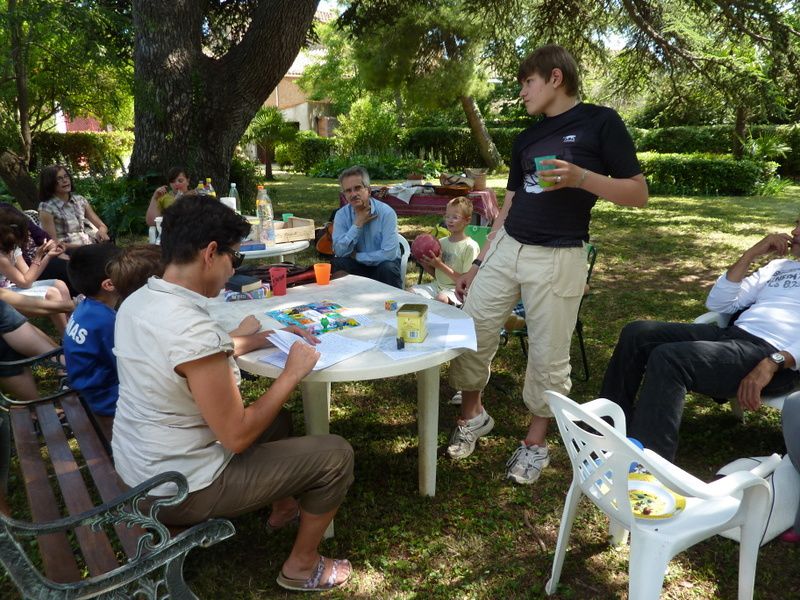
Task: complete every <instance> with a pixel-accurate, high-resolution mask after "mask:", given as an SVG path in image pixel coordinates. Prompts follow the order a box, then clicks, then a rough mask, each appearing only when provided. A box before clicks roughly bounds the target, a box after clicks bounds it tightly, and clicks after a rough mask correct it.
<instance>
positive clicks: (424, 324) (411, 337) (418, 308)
mask: <svg viewBox="0 0 800 600" xmlns="http://www.w3.org/2000/svg"><path fill="white" fill-rule="evenodd" d="M427 336H428V305H427V304H403V305H402V306H401V307H400V308H398V309H397V337H400V338H403V341H404V342H406V343H412V344H416V343H419V342H422V341H425V338H426V337H427Z"/></svg>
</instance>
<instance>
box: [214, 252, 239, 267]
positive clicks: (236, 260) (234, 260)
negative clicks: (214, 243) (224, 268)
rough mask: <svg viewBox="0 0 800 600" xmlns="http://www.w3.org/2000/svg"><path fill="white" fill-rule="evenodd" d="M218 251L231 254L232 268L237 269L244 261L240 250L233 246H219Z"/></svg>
mask: <svg viewBox="0 0 800 600" xmlns="http://www.w3.org/2000/svg"><path fill="white" fill-rule="evenodd" d="M219 251H220V252H224V253H225V254H230V256H231V265H233V268H234V269H238V268H239V267H241V266H242V263H243V262H244V254H242V253H241V252H237V251H236V250H234V249H233V248H220V250H219Z"/></svg>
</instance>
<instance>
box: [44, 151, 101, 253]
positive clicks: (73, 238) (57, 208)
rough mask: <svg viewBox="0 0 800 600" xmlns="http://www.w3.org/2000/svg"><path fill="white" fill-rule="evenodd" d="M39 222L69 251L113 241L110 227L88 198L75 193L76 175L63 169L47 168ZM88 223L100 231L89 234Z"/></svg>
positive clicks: (56, 167)
mask: <svg viewBox="0 0 800 600" xmlns="http://www.w3.org/2000/svg"><path fill="white" fill-rule="evenodd" d="M39 220H40V221H41V225H42V228H43V229H44V230H45V231H46V232H47V233H48V235H49V236H50V237H51V238H53V239H54V240H57V241H58V242H59V243H61V244H63V245H64V246H65V248H67V249H69V248H75V247H77V246H85V245H86V244H93V243H95V242H107V241H109V237H108V227H106V224H105V223H103V220H102V219H101V218H100V217H99V216H97V213H96V212H95V211H94V209H93V208H92V205H91V204H89V201H88V200H87V199H86V198H84V197H83V196H81V195H79V194H75V193H73V189H72V175H70V172H69V171H68V170H67V168H66V167H64V166H62V165H52V166H49V167H45V168H44V169H42V172H41V174H40V175H39ZM85 220H88V221H89V222H90V223H91V224H92V225H94V226H95V227H96V228H97V231H89V230H87V228H86V223H85Z"/></svg>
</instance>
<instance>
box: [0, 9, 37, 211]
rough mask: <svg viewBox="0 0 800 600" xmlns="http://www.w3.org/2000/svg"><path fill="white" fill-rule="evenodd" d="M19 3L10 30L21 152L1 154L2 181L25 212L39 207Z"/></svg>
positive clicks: (13, 14)
mask: <svg viewBox="0 0 800 600" xmlns="http://www.w3.org/2000/svg"><path fill="white" fill-rule="evenodd" d="M18 12H19V11H18V7H17V2H16V0H9V2H8V15H9V22H10V23H9V25H10V27H9V30H10V34H11V66H12V68H13V72H14V87H15V89H16V92H17V93H16V97H15V103H16V106H15V108H16V113H17V114H16V115H15V117H16V120H17V122H18V124H19V131H18V133H19V148H21V150H22V153H21V154H16V153H15V152H13V151H12V150H10V149H6V150H3V151H2V153H0V179H2V180H3V183H5V185H6V187H7V188H8V191H9V192H11V194H12V195H13V196H14V199H15V200H16V201H17V202H19V205H20V206H21V207H22V208H23V210H25V209H34V208H36V207H37V206H38V205H39V197H38V192H37V189H36V183H35V182H34V181H33V179H32V178H31V176H30V173H28V163H29V162H30V158H31V146H32V141H31V140H32V135H31V124H30V98H29V95H28V67H27V64H28V63H27V56H26V53H27V44H28V41H27V40H26V39H25V33H24V29H23V26H22V17H20V15H19V14H18Z"/></svg>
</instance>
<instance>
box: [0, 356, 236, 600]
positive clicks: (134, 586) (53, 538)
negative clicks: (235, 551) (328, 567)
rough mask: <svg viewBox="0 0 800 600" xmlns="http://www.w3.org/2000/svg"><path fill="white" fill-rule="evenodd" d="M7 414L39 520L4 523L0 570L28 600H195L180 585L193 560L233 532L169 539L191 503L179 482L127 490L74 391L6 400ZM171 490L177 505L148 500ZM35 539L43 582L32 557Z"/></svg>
mask: <svg viewBox="0 0 800 600" xmlns="http://www.w3.org/2000/svg"><path fill="white" fill-rule="evenodd" d="M33 360H34V361H41V360H42V357H36V359H33ZM51 360H52V358H51ZM23 362H24V363H25V364H29V363H30V362H31V361H19V363H20V364H21V363H23ZM4 364H9V363H4ZM0 410H6V411H8V415H7V417H8V419H9V420H10V424H11V430H12V431H13V437H14V442H15V446H16V450H17V456H18V457H19V465H20V470H21V472H22V480H23V481H24V484H25V490H26V493H27V498H28V506H29V508H30V513H31V519H32V523H28V522H23V521H19V520H15V519H9V518H6V517H4V516H2V515H0V563H2V564H3V566H4V567H5V569H6V571H7V572H8V573H9V575H10V577H11V578H12V580H13V581H14V583H15V584H16V585H17V587H18V588H19V590H20V592H21V593H22V596H23V597H24V598H36V599H38V598H44V597H47V598H93V597H101V598H112V597H113V598H124V597H136V598H139V597H146V598H159V597H164V596H167V595H168V596H169V598H171V599H177V598H195V595H194V594H193V593H192V592H191V590H190V589H189V588H188V586H187V585H186V583H185V582H184V580H183V561H184V558H185V556H186V554H187V553H188V552H189V550H191V549H192V548H194V547H195V546H202V547H207V546H210V545H212V544H214V543H216V542H218V541H221V540H223V539H226V538H228V537H230V536H232V535H233V534H234V528H233V525H232V524H231V523H230V522H229V521H226V520H223V519H214V520H210V521H207V522H205V523H202V524H199V525H195V526H194V527H192V528H190V529H187V530H185V531H183V532H181V533H179V534H178V535H175V536H172V535H171V534H170V532H169V530H168V529H167V527H165V526H164V525H163V524H161V523H160V522H159V521H158V520H157V519H156V518H155V517H156V514H157V512H158V510H159V509H160V507H161V506H170V505H174V504H177V503H179V502H181V501H182V500H183V499H184V498H185V497H186V495H187V493H188V487H187V484H186V479H185V478H184V477H183V476H182V475H181V474H179V473H164V474H162V475H159V476H157V477H154V478H152V479H151V480H149V481H147V482H145V483H143V484H142V485H140V486H138V487H136V488H133V489H130V488H128V487H127V486H126V485H125V484H124V483H123V482H122V480H121V479H120V477H119V476H118V475H117V473H116V471H114V466H113V462H112V459H111V456H110V454H109V450H108V443H107V442H106V440H105V439H104V437H103V436H102V434H101V433H99V432H100V431H101V429H100V428H99V427H98V426H97V424H96V422H95V421H94V419H93V418H92V416H91V412H90V411H88V410H87V408H86V407H85V405H84V403H83V402H82V401H81V399H80V397H79V396H78V395H77V394H76V393H75V392H72V391H69V390H67V391H63V392H60V393H57V394H54V395H51V396H48V397H45V398H41V399H39V400H33V401H27V402H20V401H14V400H11V399H9V398H7V397H6V396H4V395H2V394H0ZM62 415H63V416H62ZM0 459H2V457H0ZM167 482H172V483H174V484H175V486H176V487H177V490H178V491H177V493H176V494H175V496H173V497H170V498H165V499H159V500H157V501H155V502H151V501H149V500H147V499H146V498H147V493H148V491H149V490H151V489H154V488H156V487H158V486H160V485H162V484H164V483H167ZM62 507H63V508H62ZM31 538H35V539H36V540H37V542H38V543H37V552H38V556H39V558H40V559H41V564H42V567H43V571H44V576H42V574H40V573H39V571H38V570H37V568H36V566H35V565H34V562H33V561H32V560H31V554H30V553H29V552H26V550H27V549H29V548H30V543H29V540H30V539H31ZM33 555H34V556H35V553H34V554H33ZM154 571H155V573H152V572H154ZM151 573H152V574H151Z"/></svg>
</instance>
